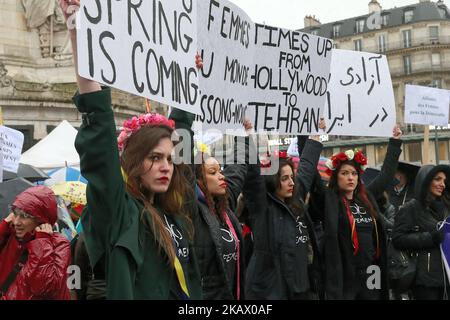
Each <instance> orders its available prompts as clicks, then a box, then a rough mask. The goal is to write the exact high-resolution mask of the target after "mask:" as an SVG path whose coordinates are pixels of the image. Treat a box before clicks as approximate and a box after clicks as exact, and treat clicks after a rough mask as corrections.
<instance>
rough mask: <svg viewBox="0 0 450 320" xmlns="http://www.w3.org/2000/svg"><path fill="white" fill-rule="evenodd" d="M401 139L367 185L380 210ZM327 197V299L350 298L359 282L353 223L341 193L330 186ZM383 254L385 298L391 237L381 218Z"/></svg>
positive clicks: (392, 144)
mask: <svg viewBox="0 0 450 320" xmlns="http://www.w3.org/2000/svg"><path fill="white" fill-rule="evenodd" d="M400 146H401V140H396V139H392V138H391V139H390V140H389V145H388V150H387V153H386V158H385V160H384V162H383V167H382V168H381V172H380V174H379V175H378V176H377V177H376V178H375V179H374V180H373V181H372V182H371V184H370V185H368V186H366V190H367V194H368V197H369V201H370V202H371V203H372V205H373V207H374V208H375V210H377V212H378V213H379V212H380V210H379V209H378V205H377V203H376V201H375V199H376V198H377V197H378V196H379V195H381V194H382V193H383V192H384V190H385V187H386V185H387V184H388V183H389V182H391V181H392V179H393V177H394V174H395V172H396V170H397V164H398V157H399V156H400V153H401V149H400ZM318 197H321V198H322V199H324V201H323V203H324V213H325V218H324V219H325V221H324V233H325V234H324V252H323V257H324V261H325V290H326V299H329V300H335V299H338V300H342V299H346V298H347V295H346V294H347V293H349V292H351V290H352V289H351V288H352V285H353V283H354V281H355V279H356V278H355V277H356V276H357V274H356V272H357V271H356V268H355V266H354V263H353V261H354V258H353V244H352V239H351V228H350V222H349V220H348V218H347V215H346V210H345V207H344V204H343V203H342V200H341V199H340V198H339V197H338V195H337V194H336V193H335V192H334V191H332V190H329V189H327V190H326V191H325V192H324V193H323V194H322V195H318ZM377 229H378V231H379V235H378V237H379V241H380V249H381V256H380V259H379V261H378V266H379V267H380V269H381V289H382V299H387V298H388V290H387V289H388V280H387V252H386V251H387V250H386V248H387V236H386V232H385V228H384V225H383V222H382V219H377Z"/></svg>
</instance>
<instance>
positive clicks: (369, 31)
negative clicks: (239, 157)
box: [301, 0, 450, 165]
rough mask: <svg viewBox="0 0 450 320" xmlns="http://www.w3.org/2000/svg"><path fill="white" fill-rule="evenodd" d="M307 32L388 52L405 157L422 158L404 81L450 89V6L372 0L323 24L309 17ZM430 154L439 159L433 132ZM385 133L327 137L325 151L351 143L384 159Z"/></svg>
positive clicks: (442, 144) (442, 139) (445, 135)
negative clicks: (360, 10)
mask: <svg viewBox="0 0 450 320" xmlns="http://www.w3.org/2000/svg"><path fill="white" fill-rule="evenodd" d="M381 2H382V1H381ZM301 31H303V32H308V33H313V34H317V35H320V36H323V37H327V38H331V39H333V41H334V43H335V47H336V48H339V49H346V50H357V51H366V52H374V53H382V54H384V55H386V56H387V59H388V62H389V68H390V71H391V77H392V83H393V88H394V95H395V100H396V110H397V121H398V122H399V123H400V125H401V126H402V129H403V132H404V134H405V145H404V147H403V150H404V151H403V153H402V158H403V159H404V160H407V161H412V162H421V161H422V158H423V154H422V153H423V152H425V150H424V149H423V148H422V146H423V126H414V125H406V124H405V123H404V96H405V85H406V84H415V85H421V86H434V87H439V88H444V89H450V10H449V8H448V7H447V6H446V5H445V4H444V3H443V2H442V1H438V2H433V1H427V0H420V1H419V2H417V3H414V4H411V5H408V6H404V7H399V8H393V9H388V10H383V9H382V7H381V5H380V3H379V2H378V1H377V0H371V1H370V3H369V13H368V14H366V15H363V16H359V17H354V18H350V19H345V20H341V21H335V22H331V23H327V24H321V23H320V22H319V21H318V20H317V19H316V18H315V17H312V16H307V17H306V18H305V28H304V29H302V30H301ZM449 133H450V132H448V131H447V130H438V136H439V142H438V145H437V147H438V148H437V150H438V154H439V160H440V162H444V163H448V162H449V152H450V151H449V150H450V148H449ZM430 137H431V139H432V141H430V149H429V153H430V154H429V158H430V160H431V162H432V163H434V162H435V155H436V152H435V150H436V149H435V146H434V132H433V131H432V132H431V134H430ZM385 140H386V139H369V138H367V139H355V138H354V137H351V138H350V137H338V139H333V141H329V142H326V143H325V147H326V149H325V155H326V156H330V155H332V154H333V153H334V152H337V151H340V150H341V149H345V148H347V149H348V148H350V147H359V148H362V149H363V150H365V151H366V152H367V154H368V156H369V159H370V161H371V165H377V164H380V163H381V162H382V159H384V154H385V152H386V141H385Z"/></svg>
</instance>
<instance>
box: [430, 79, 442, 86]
mask: <svg viewBox="0 0 450 320" xmlns="http://www.w3.org/2000/svg"><path fill="white" fill-rule="evenodd" d="M431 86H432V87H433V88H442V79H433V80H431Z"/></svg>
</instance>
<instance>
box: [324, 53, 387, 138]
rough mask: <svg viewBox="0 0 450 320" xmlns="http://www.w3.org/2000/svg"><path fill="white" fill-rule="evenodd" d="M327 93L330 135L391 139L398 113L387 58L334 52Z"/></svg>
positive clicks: (327, 118)
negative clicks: (389, 137)
mask: <svg viewBox="0 0 450 320" xmlns="http://www.w3.org/2000/svg"><path fill="white" fill-rule="evenodd" d="M328 89H329V90H328V93H327V102H326V106H325V108H324V113H323V115H324V118H325V121H326V124H327V129H326V132H327V134H332V135H347V136H377V137H388V136H391V133H392V128H393V127H394V125H395V123H396V111H395V98H394V91H393V88H392V80H391V74H390V72H389V66H388V62H387V59H386V56H383V55H379V54H372V53H367V52H358V51H349V50H338V49H333V57H332V63H331V76H330V83H329V85H328Z"/></svg>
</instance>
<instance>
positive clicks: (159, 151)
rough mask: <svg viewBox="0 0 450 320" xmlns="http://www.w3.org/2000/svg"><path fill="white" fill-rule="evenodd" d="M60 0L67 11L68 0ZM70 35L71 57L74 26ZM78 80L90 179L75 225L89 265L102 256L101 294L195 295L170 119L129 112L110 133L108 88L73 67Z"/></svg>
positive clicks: (188, 193)
mask: <svg viewBox="0 0 450 320" xmlns="http://www.w3.org/2000/svg"><path fill="white" fill-rule="evenodd" d="M60 4H61V7H62V9H63V12H64V13H65V17H66V19H67V18H68V14H67V11H68V6H69V0H61V1H60ZM70 4H71V5H75V6H79V1H78V0H72V1H71V3H70ZM69 35H70V38H71V41H72V49H73V55H74V58H75V63H76V61H77V59H76V54H77V46H76V29H74V28H72V29H70V28H69ZM77 84H78V88H79V93H78V94H77V95H76V96H75V97H74V102H75V104H76V106H77V109H78V110H79V111H80V112H81V113H82V114H83V124H82V126H81V128H80V130H79V132H78V134H77V138H76V141H75V146H76V149H77V151H78V153H79V155H80V160H81V162H80V166H81V172H82V174H83V176H84V177H86V179H87V180H88V181H89V184H88V188H87V192H86V196H87V200H88V204H87V207H86V210H85V212H84V214H83V216H82V225H83V229H84V233H85V242H86V246H87V251H88V254H89V258H90V262H91V265H92V267H93V268H95V266H96V265H97V264H98V262H99V261H100V260H103V261H105V276H106V298H107V299H200V298H201V286H200V276H199V274H198V267H197V262H196V258H195V254H194V252H193V247H192V233H193V232H192V223H191V221H190V218H189V216H190V210H192V208H193V207H192V206H189V204H190V202H189V201H186V199H192V198H193V196H194V193H193V190H189V182H188V181H187V180H186V179H185V177H184V175H183V173H182V172H181V171H182V168H181V167H180V166H177V165H174V163H173V159H172V152H173V149H174V144H173V142H172V140H171V136H172V133H173V131H174V122H173V121H171V120H168V119H166V118H165V117H163V116H161V115H157V114H146V115H142V116H140V117H133V118H132V119H130V120H128V121H126V122H125V123H124V125H123V128H122V131H121V133H120V136H119V139H118V141H116V134H115V132H116V125H115V121H114V113H113V111H112V109H111V92H110V89H108V88H102V87H100V85H99V84H98V83H97V82H94V81H91V80H88V79H84V78H81V77H80V76H79V75H78V74H77Z"/></svg>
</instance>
